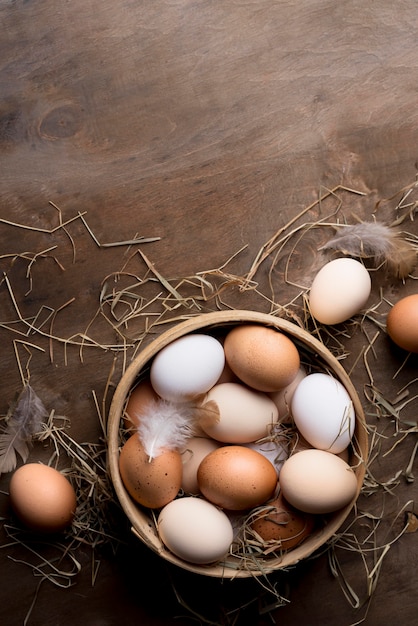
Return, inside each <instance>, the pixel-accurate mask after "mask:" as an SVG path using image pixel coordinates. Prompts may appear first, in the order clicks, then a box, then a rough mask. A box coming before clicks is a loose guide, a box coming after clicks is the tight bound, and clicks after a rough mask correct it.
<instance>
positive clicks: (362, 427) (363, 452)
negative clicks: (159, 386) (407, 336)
mask: <svg viewBox="0 0 418 626" xmlns="http://www.w3.org/2000/svg"><path fill="white" fill-rule="evenodd" d="M245 324H256V325H262V326H264V327H267V328H271V329H274V330H276V331H278V332H279V333H281V334H283V335H284V336H286V337H288V338H289V339H290V340H291V341H292V342H293V343H294V345H295V346H296V347H297V349H298V351H299V354H300V358H301V364H303V366H304V367H305V368H306V369H307V371H309V372H323V373H328V374H330V375H331V376H332V377H333V378H335V379H337V381H339V383H341V385H343V387H344V389H345V391H346V392H347V394H348V395H349V398H350V400H351V402H352V407H353V410H354V414H355V426H354V433H353V436H352V437H351V442H350V444H349V447H348V448H347V455H348V456H347V457H346V462H347V463H348V465H349V466H350V467H351V469H352V471H353V472H354V476H355V489H354V491H355V493H354V494H353V497H352V498H351V500H350V502H348V503H346V504H344V506H342V507H341V508H339V509H338V510H336V511H332V512H330V513H326V514H321V515H316V516H315V524H314V527H313V529H312V531H311V532H310V533H309V534H308V536H306V538H305V539H304V540H303V541H302V542H301V543H299V544H298V545H296V546H295V547H293V548H290V549H288V550H282V549H277V550H276V549H274V546H270V548H271V549H268V550H262V549H260V548H259V547H257V545H256V542H255V543H254V545H253V544H252V542H251V541H250V544H251V545H249V546H248V550H247V549H246V546H245V545H244V544H243V540H242V539H240V540H239V542H238V544H240V545H239V547H238V548H237V549H236V550H235V551H234V548H233V546H231V549H230V550H229V551H227V553H226V555H225V557H223V558H222V559H220V560H217V561H216V562H213V563H205V564H200V563H193V562H189V561H188V560H186V559H183V558H180V557H179V556H176V554H174V553H173V552H172V551H171V550H169V549H168V548H167V547H166V545H165V544H164V543H163V541H162V539H161V536H160V534H159V532H158V529H157V519H158V513H159V512H158V510H152V509H149V508H147V507H145V506H142V505H140V504H138V503H137V502H135V500H134V499H133V498H132V497H131V495H130V494H129V492H128V490H127V489H126V487H125V484H124V482H123V480H122V476H121V472H120V465H119V458H120V452H121V449H122V447H123V445H124V443H125V441H126V439H127V433H126V428H125V427H124V417H125V409H126V405H127V402H128V400H129V397H130V394H131V392H132V390H133V389H134V387H135V385H136V384H137V383H138V381H139V380H141V377H144V376H147V375H148V373H149V370H150V365H151V363H152V362H153V360H154V359H155V357H156V355H157V354H159V353H160V351H161V350H163V348H165V347H166V346H168V345H169V344H171V343H172V342H174V341H175V340H177V339H179V338H181V337H184V336H186V335H189V334H193V333H201V334H206V335H209V336H214V337H218V338H222V336H225V335H226V334H227V333H228V332H229V331H230V330H231V329H233V328H235V327H237V326H242V325H245ZM279 421H280V416H279ZM294 428H295V430H296V427H294ZM309 447H311V446H309ZM367 453H368V439H367V430H366V424H365V418H364V413H363V410H362V406H361V402H360V399H359V397H358V395H357V393H356V390H355V388H354V386H353V384H352V382H351V380H350V378H349V376H348V374H347V373H346V372H345V370H344V368H343V367H342V366H341V365H340V363H339V362H338V361H337V359H336V358H335V357H334V356H333V355H332V354H331V353H330V351H329V350H328V349H327V348H326V347H325V346H324V345H323V344H322V343H321V342H320V341H318V340H317V339H315V338H314V337H313V336H311V335H310V334H309V333H308V332H306V331H304V330H303V329H301V328H300V327H299V326H297V325H296V324H294V323H292V322H289V321H287V320H285V319H281V318H277V317H275V316H272V315H269V314H263V313H258V312H255V311H246V310H242V311H240V310H235V311H219V312H213V313H207V314H203V315H200V316H197V317H193V318H190V319H187V320H186V321H184V322H182V323H179V324H178V325H176V326H174V327H173V328H171V329H169V330H168V331H166V332H165V333H163V334H161V335H160V336H158V337H157V338H156V339H155V340H154V341H152V342H151V343H150V344H148V345H147V346H146V347H145V348H144V349H143V350H142V351H141V352H140V353H139V354H138V355H137V356H136V358H135V359H134V360H133V361H132V363H131V364H130V366H129V367H128V368H127V370H126V372H125V374H124V375H123V376H122V378H121V380H120V382H119V384H118V386H117V388H116V390H115V393H114V396H113V399H112V403H111V407H110V411H109V419H108V462H109V471H110V475H111V479H112V482H113V485H114V489H115V492H116V495H117V497H118V499H119V502H120V504H121V506H122V508H123V510H124V512H125V514H126V516H127V517H128V519H129V522H130V524H131V526H132V531H133V533H134V534H135V535H136V536H137V537H138V539H139V540H141V541H142V542H143V543H144V544H145V545H146V546H148V547H149V548H150V549H151V550H153V551H154V552H156V553H157V554H159V555H160V556H161V557H162V558H163V559H166V560H167V561H169V562H170V563H173V564H175V565H177V566H179V567H181V568H183V569H186V570H189V571H191V572H194V573H197V574H202V575H206V576H212V577H218V578H236V577H241V578H243V577H250V576H258V575H262V574H263V575H264V574H268V573H270V572H272V571H274V570H277V569H283V568H287V567H289V566H291V565H294V564H296V563H297V562H298V561H300V560H301V559H304V558H306V557H308V556H309V555H311V554H312V553H313V552H315V551H316V550H317V549H318V548H320V547H321V546H322V545H323V544H324V543H325V542H326V541H327V540H328V539H330V538H331V537H332V536H333V535H334V534H335V533H336V532H337V531H338V529H339V528H340V527H341V525H342V524H343V522H344V521H345V519H346V518H347V516H348V515H349V513H350V511H351V509H352V508H353V505H354V503H355V501H356V499H357V497H358V495H359V492H360V490H361V487H362V483H363V479H364V474H365V464H366V459H367ZM296 454H299V453H296ZM279 483H280V474H279ZM186 495H187V494H186ZM184 496H185V494H182V493H181V491H180V492H179V494H178V496H177V498H176V499H178V498H182V497H184ZM250 513H251V511H250ZM246 514H248V511H247V512H246ZM244 535H245V533H244ZM244 543H245V542H244Z"/></svg>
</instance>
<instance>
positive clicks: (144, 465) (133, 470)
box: [119, 433, 182, 509]
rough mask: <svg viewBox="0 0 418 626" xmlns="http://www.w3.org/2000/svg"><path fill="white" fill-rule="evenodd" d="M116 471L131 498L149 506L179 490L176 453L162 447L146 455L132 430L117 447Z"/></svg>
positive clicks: (154, 506) (179, 467)
mask: <svg viewBox="0 0 418 626" xmlns="http://www.w3.org/2000/svg"><path fill="white" fill-rule="evenodd" d="M119 471H120V475H121V478H122V482H123V484H124V485H125V488H126V490H127V492H128V493H129V495H130V496H131V498H133V500H135V502H138V503H139V504H142V505H143V506H146V507H149V508H151V509H157V508H160V507H162V506H164V505H166V504H168V502H171V500H174V498H175V497H176V496H177V494H178V492H179V491H180V487H181V479H182V459H181V455H180V453H179V452H177V451H176V450H164V451H162V452H161V453H160V454H159V455H158V456H156V457H154V458H152V459H149V457H148V455H147V454H146V453H145V451H144V448H143V446H142V444H141V440H140V438H139V436H138V434H136V433H135V434H134V435H131V436H130V437H129V439H128V440H127V441H126V443H125V444H124V445H123V447H122V449H121V451H120V455H119Z"/></svg>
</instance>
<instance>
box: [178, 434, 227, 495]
mask: <svg viewBox="0 0 418 626" xmlns="http://www.w3.org/2000/svg"><path fill="white" fill-rule="evenodd" d="M220 445H221V444H220V443H219V441H215V440H214V439H209V438H208V437H191V438H190V439H189V440H188V442H187V444H186V447H185V449H184V450H183V451H182V453H181V458H182V462H183V476H182V480H181V487H182V489H183V491H185V492H186V493H188V494H192V495H196V494H199V493H200V489H199V484H198V482H197V470H198V467H199V465H200V463H201V461H202V460H203V459H204V458H205V456H207V455H208V454H209V453H210V452H213V451H214V450H216V449H217V448H219V446H220Z"/></svg>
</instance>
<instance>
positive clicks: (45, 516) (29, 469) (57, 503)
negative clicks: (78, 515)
mask: <svg viewBox="0 0 418 626" xmlns="http://www.w3.org/2000/svg"><path fill="white" fill-rule="evenodd" d="M9 493H10V503H11V506H12V509H13V510H14V512H15V514H16V516H17V517H18V518H19V519H20V520H21V521H22V522H23V523H24V524H25V526H27V527H28V528H30V529H32V530H36V531H38V532H43V533H44V532H58V531H61V530H64V529H65V528H67V527H68V526H70V524H71V522H72V520H73V518H74V514H75V510H76V506H77V500H76V494H75V491H74V489H73V486H72V485H71V483H70V482H69V480H67V478H66V477H65V476H64V475H63V474H61V472H59V471H58V470H56V469H54V468H53V467H49V466H48V465H42V464H41V463H27V464H26V465H22V466H21V467H20V468H19V469H17V470H16V471H15V472H14V474H13V475H12V478H11V481H10V487H9Z"/></svg>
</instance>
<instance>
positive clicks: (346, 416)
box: [291, 372, 355, 454]
mask: <svg viewBox="0 0 418 626" xmlns="http://www.w3.org/2000/svg"><path fill="white" fill-rule="evenodd" d="M291 413H292V416H293V419H294V422H295V425H296V427H297V429H298V431H299V432H300V434H301V435H302V436H303V437H304V438H305V439H306V441H308V443H310V444H311V445H312V446H313V447H315V448H319V449H321V450H327V451H328V452H333V453H336V454H338V453H339V452H342V450H344V449H345V448H347V446H348V445H349V443H350V441H351V439H352V436H353V433H354V427H355V411H354V406H353V402H352V400H351V398H350V395H349V393H348V392H347V390H346V389H345V387H344V385H342V383H340V381H339V380H337V379H336V378H334V377H333V376H331V375H329V374H325V373H323V372H317V373H314V374H309V376H306V377H305V378H304V379H303V380H302V381H301V382H300V383H299V384H298V386H297V387H296V389H295V392H294V394H293V397H292V402H291Z"/></svg>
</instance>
